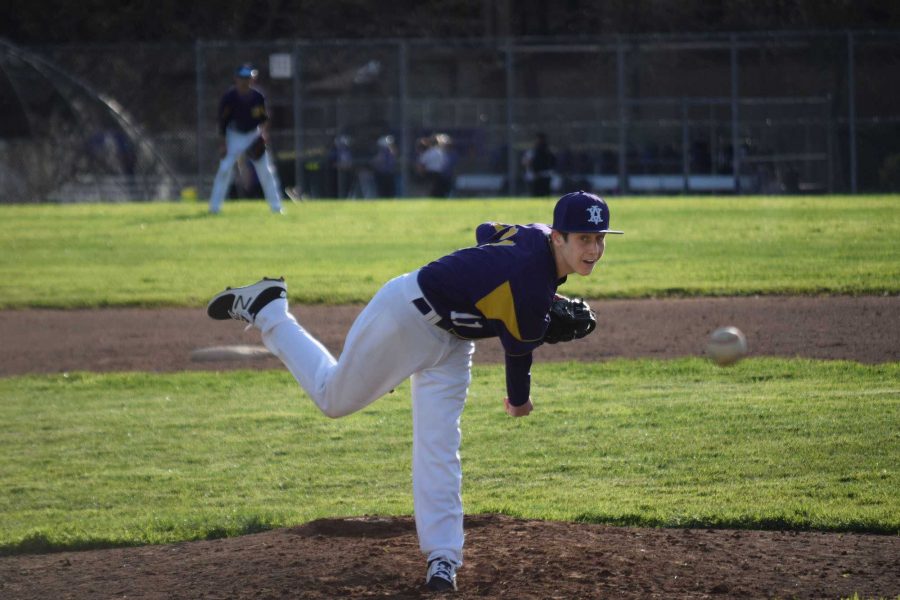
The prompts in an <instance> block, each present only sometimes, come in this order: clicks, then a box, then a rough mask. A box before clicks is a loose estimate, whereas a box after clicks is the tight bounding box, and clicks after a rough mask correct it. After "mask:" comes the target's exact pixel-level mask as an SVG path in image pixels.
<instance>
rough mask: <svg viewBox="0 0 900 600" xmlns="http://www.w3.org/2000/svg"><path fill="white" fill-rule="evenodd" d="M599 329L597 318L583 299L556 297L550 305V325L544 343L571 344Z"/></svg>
mask: <svg viewBox="0 0 900 600" xmlns="http://www.w3.org/2000/svg"><path fill="white" fill-rule="evenodd" d="M595 327H597V318H596V316H595V315H594V311H592V310H591V307H590V306H588V304H587V302H585V301H584V300H582V299H581V298H571V299H570V298H566V297H565V296H556V298H555V299H554V300H553V304H551V305H550V325H549V326H548V327H547V333H545V334H544V343H547V344H555V343H557V342H571V341H572V340H577V339H581V338H583V337H584V336H586V335H587V334H589V333H590V332H592V331H593V330H594V328H595Z"/></svg>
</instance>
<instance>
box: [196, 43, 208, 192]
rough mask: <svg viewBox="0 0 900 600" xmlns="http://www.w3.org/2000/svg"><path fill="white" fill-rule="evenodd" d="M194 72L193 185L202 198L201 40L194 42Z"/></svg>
mask: <svg viewBox="0 0 900 600" xmlns="http://www.w3.org/2000/svg"><path fill="white" fill-rule="evenodd" d="M194 70H195V71H196V78H197V81H196V83H195V86H196V90H197V181H196V183H195V187H196V188H197V195H198V196H200V197H202V195H205V194H206V193H207V191H206V190H205V189H203V187H202V184H203V155H204V150H205V148H204V143H203V130H204V129H205V128H204V127H203V105H204V104H205V103H206V99H205V98H204V96H203V42H202V41H201V40H197V41H196V42H194Z"/></svg>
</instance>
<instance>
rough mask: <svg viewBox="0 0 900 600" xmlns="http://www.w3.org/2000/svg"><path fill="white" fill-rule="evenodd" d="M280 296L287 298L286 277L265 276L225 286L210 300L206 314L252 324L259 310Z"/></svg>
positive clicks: (219, 318)
mask: <svg viewBox="0 0 900 600" xmlns="http://www.w3.org/2000/svg"><path fill="white" fill-rule="evenodd" d="M278 298H287V286H286V285H285V284H284V277H279V278H278V279H270V278H268V277H263V278H262V279H260V280H259V281H257V282H256V283H254V284H252V285H247V286H244V287H239V288H225V290H224V291H222V292H219V293H218V294H216V295H215V296H214V297H213V299H212V300H210V301H209V304H208V305H207V306H206V314H208V315H209V316H210V318H212V319H216V320H218V321H224V320H227V319H235V320H237V321H246V322H247V323H250V324H251V325H252V324H253V322H254V321H255V320H256V315H258V314H259V311H261V310H262V309H263V307H265V306H266V305H267V304H268V303H269V302H271V301H272V300H276V299H278Z"/></svg>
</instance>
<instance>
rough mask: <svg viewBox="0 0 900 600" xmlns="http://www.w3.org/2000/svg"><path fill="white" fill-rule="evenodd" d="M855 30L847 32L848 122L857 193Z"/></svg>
mask: <svg viewBox="0 0 900 600" xmlns="http://www.w3.org/2000/svg"><path fill="white" fill-rule="evenodd" d="M855 62H856V59H855V57H854V39H853V32H852V31H848V32H847V112H848V115H847V123H848V124H849V128H850V139H849V140H848V144H849V146H850V193H852V194H855V193H856V81H855V78H856V67H855V65H854V63H855Z"/></svg>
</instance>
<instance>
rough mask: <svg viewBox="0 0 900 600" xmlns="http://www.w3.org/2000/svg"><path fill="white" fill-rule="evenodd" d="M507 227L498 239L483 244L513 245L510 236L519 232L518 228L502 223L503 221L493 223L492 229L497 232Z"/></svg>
mask: <svg viewBox="0 0 900 600" xmlns="http://www.w3.org/2000/svg"><path fill="white" fill-rule="evenodd" d="M507 227H509V231H507V232H506V233H504V234H503V235H502V236H500V239H499V240H497V241H496V242H492V243H490V244H485V246H515V245H516V243H515V242H514V241H512V240H511V239H509V238H511V237H512V236H514V235H516V234H517V233H519V228H518V227H516V226H514V225H504V224H503V223H494V229H496V230H497V231H498V232H500V231H503V229H505V228H507Z"/></svg>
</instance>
